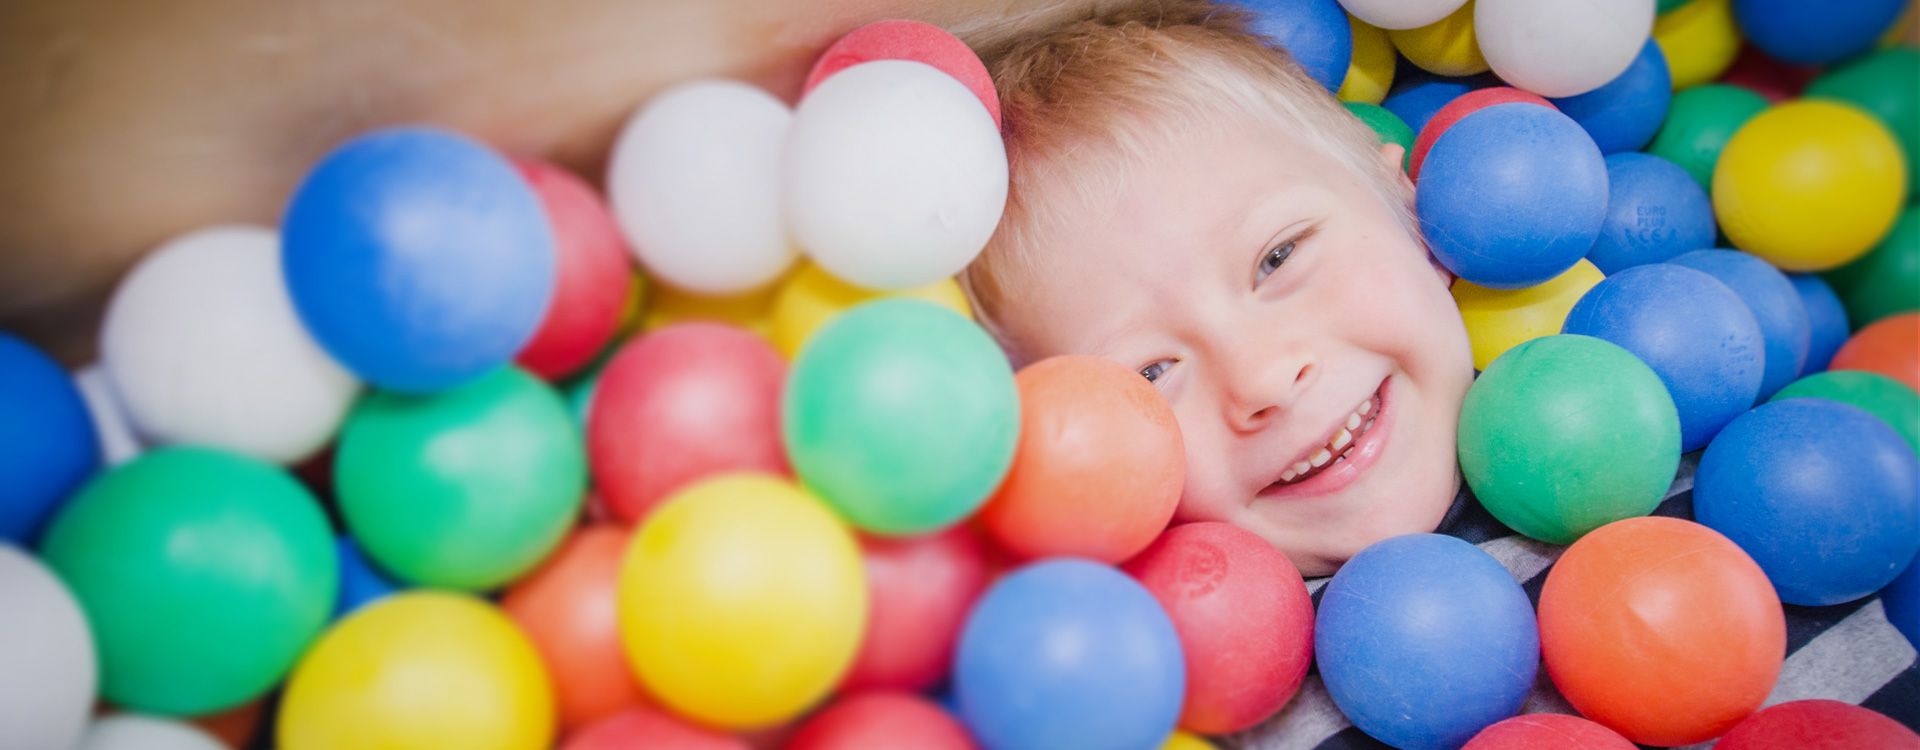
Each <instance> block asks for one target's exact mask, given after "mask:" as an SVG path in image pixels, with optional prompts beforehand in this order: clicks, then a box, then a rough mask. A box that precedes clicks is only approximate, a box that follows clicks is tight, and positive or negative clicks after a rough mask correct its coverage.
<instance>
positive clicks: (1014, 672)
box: [953, 558, 1186, 750]
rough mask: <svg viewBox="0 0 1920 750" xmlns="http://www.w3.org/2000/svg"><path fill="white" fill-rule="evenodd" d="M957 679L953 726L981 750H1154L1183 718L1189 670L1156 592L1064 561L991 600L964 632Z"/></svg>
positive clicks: (1004, 585)
mask: <svg viewBox="0 0 1920 750" xmlns="http://www.w3.org/2000/svg"><path fill="white" fill-rule="evenodd" d="M1063 644H1072V645H1071V647H1067V648H1063V647H1062V645H1063ZM953 680H954V683H953V685H954V693H955V695H956V696H957V698H958V701H959V704H960V716H961V719H962V720H963V721H965V722H966V724H967V727H968V728H969V729H971V730H972V732H973V735H974V737H975V738H976V739H978V740H979V742H980V744H981V745H982V746H984V747H985V748H986V749H987V750H1043V749H1045V750H1051V749H1052V748H1060V747H1083V748H1135V747H1152V746H1154V745H1155V744H1157V743H1159V742H1161V741H1163V740H1164V739H1165V738H1166V736H1167V735H1168V733H1170V732H1172V731H1173V727H1174V722H1175V721H1176V720H1177V719H1178V718H1179V716H1180V702H1181V694H1182V692H1183V688H1184V686H1185V684H1186V666H1185V664H1184V662H1183V660H1182V658H1181V652H1180V639H1179V636H1178V635H1176V634H1175V632H1174V626H1173V622H1172V621H1171V620H1169V619H1168V618H1167V613H1166V611H1165V610H1163V609H1161V607H1160V604H1159V602H1156V601H1154V598H1153V595H1152V594H1150V593H1148V592H1147V590H1146V589H1145V588H1144V587H1142V586H1141V585H1140V584H1138V583H1136V582H1134V580H1133V579H1131V578H1128V577H1127V576H1126V575H1124V574H1122V573H1120V572H1119V571H1117V570H1114V569H1113V568H1110V567H1107V566H1105V565H1100V564H1097V563H1093V562H1089V561H1086V560H1078V559H1073V558H1064V559H1057V560H1048V561H1045V562H1040V563H1035V564H1033V565H1029V566H1027V567H1025V568H1021V569H1019V570H1017V571H1014V572H1013V573H1011V574H1009V575H1007V576H1006V577H1005V578H1002V579H1000V580H999V581H998V582H996V583H994V584H993V587H992V588H990V589H988V590H987V593H986V596H984V597H982V598H981V599H980V603H979V604H978V605H976V606H975V607H974V609H973V614H971V615H969V616H968V618H967V624H966V627H965V628H964V629H963V630H962V631H961V634H960V648H959V653H958V654H957V655H956V656H955V657H954V676H953Z"/></svg>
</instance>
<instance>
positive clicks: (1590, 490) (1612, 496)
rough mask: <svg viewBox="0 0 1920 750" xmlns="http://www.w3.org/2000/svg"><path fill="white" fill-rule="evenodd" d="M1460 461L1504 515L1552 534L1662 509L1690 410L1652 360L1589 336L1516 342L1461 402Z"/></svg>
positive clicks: (1566, 537) (1576, 533)
mask: <svg viewBox="0 0 1920 750" xmlns="http://www.w3.org/2000/svg"><path fill="white" fill-rule="evenodd" d="M1459 450H1460V469H1461V472H1462V473H1463V474H1465V475H1466V480H1467V484H1468V485H1469V486H1471V487H1473V491H1474V493H1475V494H1476V495H1477V496H1478V497H1479V498H1480V502H1481V504H1482V505H1484V506H1486V509H1487V511H1488V512H1490V513H1492V514H1493V516H1494V517H1495V518H1498V519H1500V522H1501V523H1504V524H1506V525H1507V526H1509V527H1511V528H1512V529H1513V530H1515V531H1518V532H1520V533H1522V534H1525V535H1527V536H1530V537H1533V538H1535V539H1539V540H1541V541H1544V542H1551V543H1553V544H1570V543H1572V542H1573V541H1574V540H1576V539H1579V538H1580V537H1581V536H1582V535H1584V534H1586V533H1587V532H1590V531H1592V530H1594V529H1597V528H1599V527H1601V526H1603V525H1606V524H1608V523H1612V522H1614V521H1618V520H1620V519H1622V518H1631V517H1634V516H1644V515H1646V514H1648V513H1651V512H1653V509H1654V508H1655V507H1658V506H1659V505H1660V501H1661V500H1662V499H1664V498H1665V497H1666V489H1667V485H1668V484H1670V483H1671V482H1672V480H1673V473H1674V470H1675V469H1677V468H1678V467H1679V464H1680V417H1679V414H1678V413H1677V412H1676V411H1675V409H1674V406H1673V399H1671V398H1670V397H1668V396H1667V391H1666V388H1665V387H1664V386H1662V385H1661V382H1660V377H1659V376H1658V375H1655V374H1654V372H1653V370H1652V369H1651V368H1649V367H1647V366H1646V365H1645V364H1643V363H1641V362H1640V360H1638V359H1635V358H1634V356H1633V354H1632V353H1631V352H1628V351H1627V350H1625V349H1622V348H1620V347H1618V346H1616V345H1614V344H1612V343H1609V342H1606V341H1602V340H1600V339H1596V338H1589V337H1586V336H1566V335H1561V336H1548V337H1545V338H1539V339H1535V340H1533V341H1529V342H1527V343H1524V344H1521V345H1519V346H1516V347H1514V348H1513V349H1510V350H1508V351H1507V353H1506V354H1503V355H1501V356H1500V358H1499V359H1496V360H1494V361H1493V364H1492V365H1490V366H1488V367H1487V369H1486V372H1484V373H1481V375H1480V377H1479V378H1478V379H1477V380H1475V381H1474V384H1473V388H1472V390H1469V391H1468V392H1467V398H1466V401H1465V402H1464V403H1463V404H1462V405H1461V410H1460V431H1459Z"/></svg>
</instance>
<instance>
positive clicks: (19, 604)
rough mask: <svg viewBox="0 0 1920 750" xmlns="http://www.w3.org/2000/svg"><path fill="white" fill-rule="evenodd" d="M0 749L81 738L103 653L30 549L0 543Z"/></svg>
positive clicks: (68, 595)
mask: <svg viewBox="0 0 1920 750" xmlns="http://www.w3.org/2000/svg"><path fill="white" fill-rule="evenodd" d="M0 612H5V613H6V614H5V615H4V616H0V663H5V664H6V665H7V669H6V671H4V672H0V726H5V727H6V728H7V731H6V734H5V735H0V748H6V750H37V749H38V748H49V747H53V748H68V747H73V746H75V744H77V741H78V740H79V739H80V736H81V732H82V731H83V730H85V728H86V726H87V718H88V716H89V715H91V714H92V713H93V701H94V690H95V689H96V688H97V687H98V664H99V662H98V658H97V656H96V654H95V653H94V646H93V638H92V632H91V630H90V629H89V626H88V625H87V618H86V613H84V612H82V611H81V610H80V603H79V602H78V601H75V600H74V597H73V593H72V592H71V591H69V590H68V589H67V586H66V584H64V583H61V582H60V579H58V578H56V577H54V574H53V571H50V570H48V569H47V568H46V567H45V566H43V565H41V564H40V561H38V560H35V559H34V558H33V557H32V556H31V555H29V554H27V552H25V551H23V550H20V549H17V548H15V547H13V546H12V545H10V544H5V543H0Z"/></svg>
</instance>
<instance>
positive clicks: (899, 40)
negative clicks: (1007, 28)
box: [800, 21, 1000, 125]
mask: <svg viewBox="0 0 1920 750" xmlns="http://www.w3.org/2000/svg"><path fill="white" fill-rule="evenodd" d="M874 60H912V61H914V62H919V63H926V64H928V65H932V66H933V67H935V68H939V69H940V72H942V73H945V74H947V75H950V76H953V77H954V79H955V80H958V81H959V82H960V83H962V84H964V85H965V86H966V87H967V90H969V91H972V92H973V95H974V96H977V97H980V103H981V104H984V105H986V107H987V114H989V115H992V116H993V124H995V125H999V124H1000V95H999V94H998V93H996V92H995V91H994V90H993V76H992V75H991V74H989V73H988V72H987V66H986V64H985V63H982V62H980V56H979V55H975V54H974V53H973V48H971V47H968V46H967V43H966V42H963V41H960V39H959V38H957V37H955V36H954V35H952V34H949V33H947V32H946V30H944V29H942V28H940V27H938V26H935V25H933V24H929V23H921V22H919V21H880V22H878V23H870V24H867V25H865V26H862V27H860V28H857V29H854V30H853V31H852V32H849V33H848V34H847V35H846V36H843V37H840V40H839V41H837V42H834V43H833V46H831V47H828V48H827V51H825V52H822V53H820V59H819V60H816V61H814V63H813V70H812V71H811V72H809V73H807V82H806V85H805V86H803V87H802V88H801V94H800V95H801V96H803V97H804V96H806V92H809V91H812V90H813V87H815V86H818V85H820V82H821V81H824V80H827V77H828V76H831V75H833V74H835V73H838V72H840V71H842V70H846V69H847V68H851V67H853V66H855V65H859V64H860V63H863V62H872V61H874Z"/></svg>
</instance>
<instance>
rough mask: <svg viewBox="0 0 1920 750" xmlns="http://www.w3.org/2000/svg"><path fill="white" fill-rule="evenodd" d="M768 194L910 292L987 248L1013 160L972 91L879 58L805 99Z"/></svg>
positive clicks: (857, 268) (831, 249)
mask: <svg viewBox="0 0 1920 750" xmlns="http://www.w3.org/2000/svg"><path fill="white" fill-rule="evenodd" d="M1342 30H1343V31H1344V27H1343V29H1342ZM1342 69H1343V70H1344V65H1343V66H1342ZM769 189H778V190H781V191H783V194H784V196H785V201H786V216H787V221H788V222H789V223H790V229H791V231H792V234H793V237H794V239H796V240H797V241H798V242H799V243H800V246H801V247H802V248H803V249H804V251H805V252H806V253H807V256H808V257H810V258H812V259H813V261H814V262H816V263H819V264H820V265H821V266H822V267H824V268H826V269H827V270H828V271H829V272H831V273H832V274H833V275H835V276H838V277H840V278H842V279H846V280H847V281H849V282H852V283H854V284H857V285H860V286H863V287H868V288H872V289H908V288H912V287H918V286H926V285H928V284H931V283H934V282H936V281H939V280H940V279H942V278H944V277H947V276H952V275H954V274H955V273H957V272H959V271H960V269H962V268H964V267H966V265H967V263H968V262H970V261H972V260H973V258H974V256H976V255H978V254H979V253H980V250H981V248H983V247H985V246H986V243H987V238H988V237H990V236H992V234H993V230H994V227H995V226H997V225H998V224H999V223H1000V212H1001V210H1002V209H1003V208H1005V206H1006V202H1007V153H1006V147H1005V145H1004V144H1003V143H1002V142H1001V140H1000V129H999V128H998V127H996V126H995V125H994V122H993V118H992V117H990V116H988V113H987V110H986V109H985V108H984V107H982V106H980V101H979V100H978V99H977V98H976V97H975V96H974V95H973V92H971V91H969V90H967V87H966V86H965V85H964V84H961V83H960V82H959V81H956V80H954V79H953V77H952V76H949V75H947V74H945V73H942V72H940V70H939V69H938V68H935V67H933V66H930V65H926V64H924V63H918V62H912V61H907V60H876V61H874V62H867V63H861V64H859V65H855V66H853V67H850V68H847V69H846V70H843V71H840V72H839V73H835V74H834V75H833V76H832V77H829V78H828V79H826V80H825V81H823V82H821V83H820V85H819V87H817V88H815V89H814V90H813V91H812V92H811V93H809V94H807V98H806V99H803V100H801V102H800V107H799V109H798V110H797V111H796V112H795V114H794V120H793V131H792V134H791V135H790V136H789V137H788V139H787V158H786V162H785V170H784V172H783V174H782V175H781V181H779V182H775V183H773V184H771V185H770V186H769Z"/></svg>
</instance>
